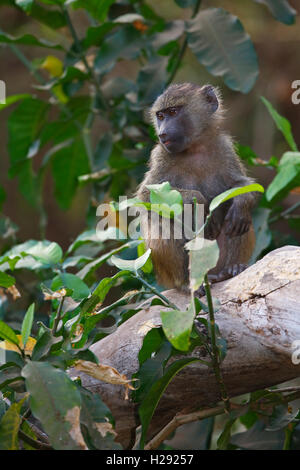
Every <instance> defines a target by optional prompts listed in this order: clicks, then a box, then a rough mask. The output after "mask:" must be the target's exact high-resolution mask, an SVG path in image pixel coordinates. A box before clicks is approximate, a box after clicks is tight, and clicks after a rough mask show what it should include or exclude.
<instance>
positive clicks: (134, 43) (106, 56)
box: [95, 25, 142, 73]
mask: <svg viewBox="0 0 300 470" xmlns="http://www.w3.org/2000/svg"><path fill="white" fill-rule="evenodd" d="M141 48H142V36H141V34H140V33H139V32H138V31H137V30H136V29H135V28H134V27H133V26H131V25H126V26H123V27H121V28H120V29H119V30H118V31H116V32H115V33H113V34H111V35H110V37H109V38H108V39H107V40H106V41H105V42H104V43H103V44H102V46H101V48H100V51H99V53H98V55H97V57H96V59H95V68H96V70H97V72H98V73H103V72H107V71H109V70H110V69H111V68H112V67H113V66H114V65H115V62H116V61H117V60H118V59H119V58H122V59H136V58H137V57H138V56H139V55H140V52H141Z"/></svg>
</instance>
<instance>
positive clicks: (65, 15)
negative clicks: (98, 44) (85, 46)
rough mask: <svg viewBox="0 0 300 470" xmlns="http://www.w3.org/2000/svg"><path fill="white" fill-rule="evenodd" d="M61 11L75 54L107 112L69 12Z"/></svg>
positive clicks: (66, 10)
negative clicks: (72, 41) (82, 64)
mask: <svg viewBox="0 0 300 470" xmlns="http://www.w3.org/2000/svg"><path fill="white" fill-rule="evenodd" d="M61 9H62V12H63V15H64V17H65V19H66V22H67V25H68V28H69V30H70V33H71V35H72V38H73V40H74V43H75V46H76V50H77V53H78V55H79V57H80V59H81V60H82V62H83V63H84V66H85V68H86V70H87V71H88V72H89V74H90V76H91V78H92V81H93V83H94V85H95V87H96V93H97V98H98V99H99V101H100V102H101V103H102V105H103V107H104V108H105V109H106V110H108V109H109V107H108V105H107V104H106V101H105V99H104V96H103V94H102V91H101V89H100V84H99V81H98V77H97V75H96V74H95V72H94V70H93V68H92V67H90V65H89V64H88V61H87V59H86V57H85V55H84V52H83V50H82V47H81V45H80V41H79V39H78V36H77V33H76V30H75V28H74V25H73V23H72V20H71V17H70V15H69V12H68V9H67V8H66V7H65V6H63V5H62V6H61Z"/></svg>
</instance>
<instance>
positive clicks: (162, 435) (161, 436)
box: [144, 405, 225, 450]
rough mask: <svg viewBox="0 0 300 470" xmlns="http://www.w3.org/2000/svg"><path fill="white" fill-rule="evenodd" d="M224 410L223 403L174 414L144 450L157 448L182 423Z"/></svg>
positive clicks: (219, 413) (221, 412) (207, 416)
mask: <svg viewBox="0 0 300 470" xmlns="http://www.w3.org/2000/svg"><path fill="white" fill-rule="evenodd" d="M224 412H225V407H224V405H221V406H216V407H215V408H207V409H205V410H200V411H196V412H194V413H189V414H186V415H176V416H174V418H173V419H172V420H171V421H170V422H169V423H168V424H167V425H166V426H165V427H164V428H163V429H162V430H161V431H160V432H159V433H158V434H157V435H156V436H155V437H154V438H153V439H152V440H151V441H150V442H148V444H147V445H146V446H145V448H144V449H145V450H151V449H157V448H158V447H159V446H160V444H161V443H162V442H163V441H164V440H166V439H167V437H168V436H169V435H170V434H171V433H172V432H174V431H175V430H176V429H177V428H178V427H179V426H182V425H183V424H187V423H192V422H194V421H199V420H201V419H205V418H209V417H211V416H217V415H221V414H223V413H224Z"/></svg>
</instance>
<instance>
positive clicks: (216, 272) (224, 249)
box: [137, 83, 257, 288]
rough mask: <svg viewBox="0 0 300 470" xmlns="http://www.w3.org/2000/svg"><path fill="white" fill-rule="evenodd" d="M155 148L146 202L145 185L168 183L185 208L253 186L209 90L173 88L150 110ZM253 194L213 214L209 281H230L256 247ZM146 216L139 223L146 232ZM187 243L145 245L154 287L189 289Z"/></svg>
mask: <svg viewBox="0 0 300 470" xmlns="http://www.w3.org/2000/svg"><path fill="white" fill-rule="evenodd" d="M151 117H152V121H153V123H154V126H155V129H156V133H157V136H158V138H159V143H158V144H157V145H156V146H155V147H154V148H153V150H152V153H151V157H150V170H149V171H148V172H147V173H146V175H145V178H144V181H143V182H142V184H141V185H140V187H139V189H138V192H137V195H138V197H139V198H140V199H142V200H143V201H145V202H149V200H150V199H149V190H148V189H147V188H146V185H149V184H157V183H162V182H164V181H169V183H170V184H171V186H172V188H173V189H176V190H178V191H180V193H181V195H182V199H183V203H185V204H186V203H191V204H192V203H193V198H196V199H197V202H198V203H200V204H204V205H205V212H206V213H207V210H208V206H209V204H210V202H211V200H212V199H213V198H214V197H215V196H217V195H218V194H220V193H222V192H223V191H226V190H228V189H230V188H233V187H238V186H245V185H248V184H251V183H252V181H251V180H250V178H248V177H247V176H246V173H245V170H244V167H243V165H242V163H241V162H240V160H239V158H238V157H237V155H236V153H235V151H234V147H233V143H232V140H231V138H230V136H229V135H228V134H227V133H226V132H224V131H223V130H222V121H223V119H222V118H223V110H222V103H221V97H220V94H219V91H218V90H216V89H215V88H214V87H212V86H211V85H205V86H203V87H200V86H198V85H194V84H191V83H183V84H175V85H171V86H170V87H169V88H168V89H167V90H166V91H165V92H164V93H163V94H162V95H161V96H159V97H158V98H157V99H156V101H155V103H154V104H153V106H152V108H151ZM256 199H257V193H253V192H252V193H247V194H245V195H240V196H238V197H236V198H234V199H231V200H230V201H227V202H226V203H223V204H222V205H221V206H219V208H218V209H217V210H216V211H215V212H214V213H213V216H212V219H211V222H210V223H209V224H208V227H207V230H206V231H205V238H209V239H216V240H217V242H218V245H219V248H220V257H219V261H218V264H217V266H216V267H215V268H214V269H213V270H212V271H211V272H210V273H209V277H210V279H211V280H212V281H213V282H217V281H221V280H224V279H228V278H229V277H232V276H235V275H236V274H238V273H240V272H241V271H242V270H243V269H245V267H246V263H247V262H248V260H249V258H250V256H251V253H252V251H253V248H254V244H255V236H254V230H253V226H252V218H251V210H252V208H253V206H254V204H255V202H256ZM146 223H147V217H146V218H142V223H141V228H142V231H143V232H144V233H145V224H146ZM185 243H186V240H185V239H181V240H177V239H174V237H171V239H169V240H167V239H162V238H160V239H151V238H150V237H148V238H146V244H147V246H148V247H149V248H151V250H152V259H153V263H154V269H155V271H156V275H157V280H158V282H159V283H160V284H161V285H163V286H165V287H170V288H171V287H177V288H183V287H185V286H187V284H188V254H187V251H186V250H185V248H184V244H185Z"/></svg>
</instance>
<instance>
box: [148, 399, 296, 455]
mask: <svg viewBox="0 0 300 470" xmlns="http://www.w3.org/2000/svg"><path fill="white" fill-rule="evenodd" d="M299 398H300V393H299V391H298V392H296V393H291V394H290V395H286V396H285V397H283V398H280V399H278V403H280V404H282V403H289V402H292V401H294V400H298V399H299ZM260 400H261V399H260V398H258V399H257V401H255V402H253V403H246V404H244V405H238V404H235V403H232V405H231V406H232V408H234V409H235V410H239V411H240V412H241V414H242V412H243V410H245V412H247V410H248V409H249V406H251V407H252V408H253V405H255V403H258V402H259V401H260ZM272 404H273V405H275V404H276V401H275V402H274V401H273V400H272ZM224 413H226V408H225V405H220V406H216V407H214V408H206V409H204V410H200V411H195V412H193V413H189V414H186V415H176V416H174V418H173V419H172V420H171V421H170V422H169V423H168V424H167V425H166V426H165V427H164V428H163V429H162V430H161V431H160V432H159V433H158V434H156V436H155V437H154V438H153V439H151V441H149V442H148V444H147V445H146V446H145V447H144V450H151V449H157V448H158V447H159V446H160V444H161V443H162V442H164V441H165V440H166V439H167V438H168V436H169V435H170V434H171V433H173V432H174V431H176V429H177V428H178V427H179V426H182V425H183V424H187V423H192V422H194V421H200V420H202V419H206V418H210V417H212V416H218V415H221V414H224Z"/></svg>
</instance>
